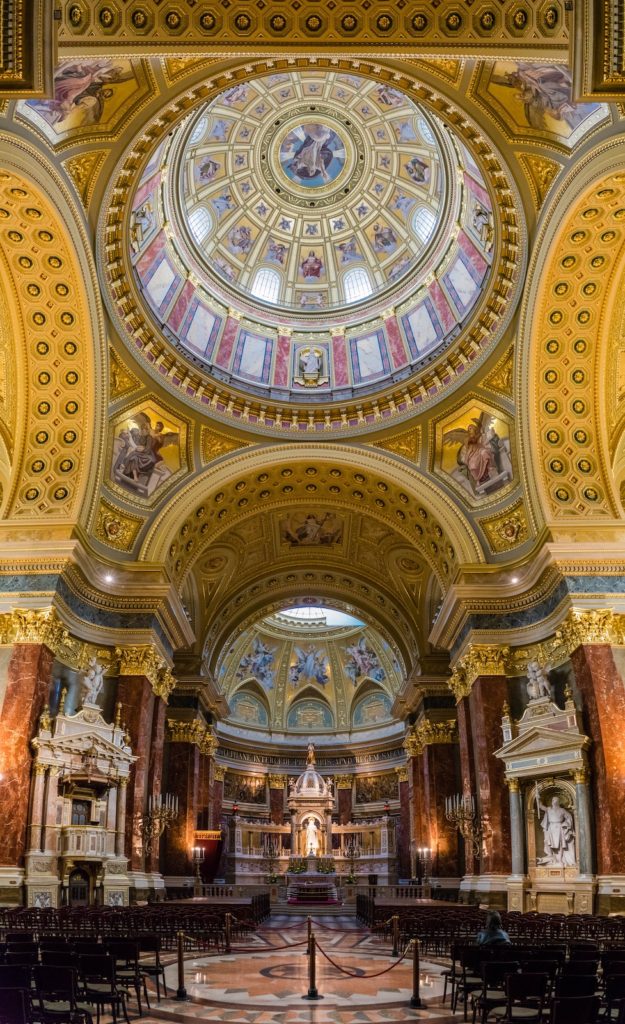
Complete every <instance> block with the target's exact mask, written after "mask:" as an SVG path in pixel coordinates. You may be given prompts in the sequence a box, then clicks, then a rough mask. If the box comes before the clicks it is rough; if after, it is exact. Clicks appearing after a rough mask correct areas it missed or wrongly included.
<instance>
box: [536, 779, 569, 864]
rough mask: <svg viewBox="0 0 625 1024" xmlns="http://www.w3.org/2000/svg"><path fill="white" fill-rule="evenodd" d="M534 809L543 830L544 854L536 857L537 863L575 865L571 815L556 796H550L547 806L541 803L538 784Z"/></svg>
mask: <svg viewBox="0 0 625 1024" xmlns="http://www.w3.org/2000/svg"><path fill="white" fill-rule="evenodd" d="M535 797H536V809H537V811H538V813H539V815H540V814H542V818H541V821H540V827H541V828H542V830H543V843H544V855H543V856H542V857H541V858H537V863H538V864H542V865H546V864H551V865H554V866H557V867H563V868H571V867H575V831H574V828H573V815H572V814H571V812H570V811H567V810H566V808H565V807H562V806H561V804H560V799H559V797H557V796H554V797H552V798H551V803H550V804H549V806H545V804H543V803H541V801H540V796H539V791H538V785H536V789H535Z"/></svg>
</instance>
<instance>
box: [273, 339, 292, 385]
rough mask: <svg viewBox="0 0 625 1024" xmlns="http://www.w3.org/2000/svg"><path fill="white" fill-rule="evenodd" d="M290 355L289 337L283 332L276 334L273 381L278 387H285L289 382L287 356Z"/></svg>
mask: <svg viewBox="0 0 625 1024" xmlns="http://www.w3.org/2000/svg"><path fill="white" fill-rule="evenodd" d="M290 355H291V339H290V338H289V337H287V336H286V335H284V334H279V335H278V343H277V346H276V362H275V369H274V375H273V382H274V384H275V386H276V387H278V388H285V387H287V386H288V383H289V357H290Z"/></svg>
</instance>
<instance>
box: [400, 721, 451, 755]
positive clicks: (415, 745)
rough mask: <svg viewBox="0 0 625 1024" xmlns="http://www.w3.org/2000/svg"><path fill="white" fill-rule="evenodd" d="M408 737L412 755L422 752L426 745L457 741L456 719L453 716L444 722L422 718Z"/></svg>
mask: <svg viewBox="0 0 625 1024" xmlns="http://www.w3.org/2000/svg"><path fill="white" fill-rule="evenodd" d="M408 739H409V740H410V750H411V753H410V756H411V757H416V756H417V755H418V754H422V753H423V751H424V750H425V748H426V747H429V746H432V745H433V744H435V743H455V742H456V740H457V726H456V721H455V719H453V718H452V719H448V720H446V721H444V722H431V721H430V720H429V719H428V718H422V719H421V721H420V722H418V723H417V724H416V725H415V726H414V728H413V730H412V733H411V734H410V736H409V737H408ZM404 746H405V744H404Z"/></svg>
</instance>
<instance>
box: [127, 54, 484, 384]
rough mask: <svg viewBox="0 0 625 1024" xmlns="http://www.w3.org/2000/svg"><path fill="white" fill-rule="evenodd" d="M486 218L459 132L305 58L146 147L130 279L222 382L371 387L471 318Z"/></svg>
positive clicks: (388, 90) (398, 96)
mask: <svg viewBox="0 0 625 1024" xmlns="http://www.w3.org/2000/svg"><path fill="white" fill-rule="evenodd" d="M495 242H496V229H495V224H494V218H493V210H492V202H491V198H490V194H489V191H488V189H487V186H486V184H485V180H484V176H483V174H482V172H481V170H480V168H479V167H478V165H477V164H476V162H475V160H474V158H473V156H472V155H471V153H470V152H469V150H468V149H467V148H466V146H465V145H464V143H462V142H461V141H460V139H459V138H458V137H457V136H456V135H455V133H454V132H453V131H452V130H449V129H448V128H446V127H444V126H443V124H442V122H440V121H439V120H438V119H437V118H436V117H435V116H433V115H432V114H430V113H429V112H427V111H426V110H425V109H422V108H421V107H420V106H419V105H418V104H417V103H415V102H414V101H413V100H412V99H411V98H410V97H409V96H408V95H407V94H406V93H404V92H402V91H400V90H398V89H395V88H392V87H390V86H389V85H387V84H384V83H380V82H376V81H373V80H370V79H366V78H364V77H360V76H358V75H354V74H344V73H342V72H338V71H332V72H319V71H315V70H312V69H309V70H306V71H292V72H289V73H280V74H273V75H269V76H265V77H262V78H257V79H256V80H255V81H254V82H253V83H239V84H237V85H236V86H233V87H232V88H230V89H228V90H226V91H225V92H222V93H221V94H220V95H219V96H217V97H216V98H215V99H213V100H211V101H210V102H209V103H207V104H205V105H204V106H203V107H200V108H199V109H197V110H196V111H195V113H193V114H191V115H189V116H188V117H187V118H186V119H185V120H184V121H183V122H182V123H181V124H180V125H179V127H178V128H177V129H176V130H175V131H174V132H173V133H172V134H171V136H168V137H167V139H166V140H165V141H164V142H162V143H161V144H160V145H159V146H158V147H157V148H156V149H155V150H154V151H153V153H152V156H151V158H150V160H149V161H148V163H147V165H146V166H145V168H144V170H143V173H142V176H141V179H140V181H139V182H138V184H137V186H136V187H135V190H134V194H133V198H132V200H131V212H130V231H129V243H130V259H131V263H132V267H133V277H134V287H135V288H136V289H137V291H138V294H139V295H140V297H141V301H142V302H143V304H144V306H146V307H147V309H148V310H149V312H150V315H151V317H152V319H153V320H155V321H156V324H157V326H158V328H159V329H160V330H161V331H162V333H163V335H164V336H165V337H166V338H167V339H169V341H171V342H173V343H174V344H175V346H176V348H177V349H178V351H183V352H185V353H186V354H187V356H188V357H190V358H191V359H192V360H193V361H194V362H195V363H196V365H199V366H201V367H203V368H204V369H206V370H208V371H209V372H210V373H211V374H212V375H213V377H215V378H216V379H217V380H219V381H223V382H224V383H232V384H234V385H235V386H239V387H240V388H242V389H244V390H246V391H248V392H251V393H252V394H262V393H263V392H266V393H267V394H270V395H271V397H272V398H278V397H279V398H283V399H285V400H289V399H293V400H296V401H297V400H303V399H305V400H306V401H313V402H315V401H324V402H327V401H328V400H329V399H330V400H332V399H337V400H339V399H344V398H346V397H349V396H350V395H351V396H354V395H357V394H359V393H367V392H370V391H375V390H378V389H379V388H380V387H382V386H384V384H385V383H387V382H389V381H390V380H395V381H396V380H398V379H401V378H402V377H404V376H408V375H410V374H411V373H412V371H413V370H414V369H416V368H417V367H422V366H423V365H424V364H425V363H426V362H427V361H429V360H430V359H432V358H433V357H434V356H435V355H436V354H439V353H440V352H442V351H443V350H444V349H445V348H446V347H447V346H448V344H449V343H450V342H451V340H452V339H453V338H455V337H456V336H457V335H458V333H459V331H460V330H461V329H462V328H463V327H464V326H465V325H467V324H468V323H469V321H472V319H473V317H474V315H475V313H476V311H477V309H478V308H479V306H480V301H479V300H480V298H481V295H482V291H483V288H484V286H485V284H486V282H487V280H488V278H489V277H490V273H491V264H492V260H493V250H494V247H495Z"/></svg>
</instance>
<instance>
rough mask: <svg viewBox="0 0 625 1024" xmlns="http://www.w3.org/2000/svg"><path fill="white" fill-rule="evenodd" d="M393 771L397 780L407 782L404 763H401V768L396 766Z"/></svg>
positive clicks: (406, 770) (406, 769)
mask: <svg viewBox="0 0 625 1024" xmlns="http://www.w3.org/2000/svg"><path fill="white" fill-rule="evenodd" d="M395 773H396V775H397V781H398V782H408V768H407V767H406V765H405V764H404V765H402V766H401V768H396V769H395Z"/></svg>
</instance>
